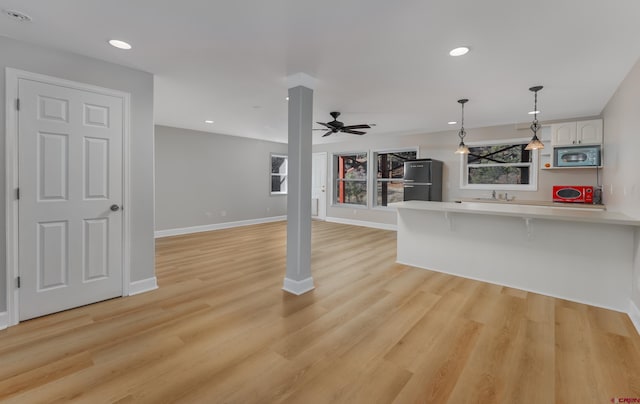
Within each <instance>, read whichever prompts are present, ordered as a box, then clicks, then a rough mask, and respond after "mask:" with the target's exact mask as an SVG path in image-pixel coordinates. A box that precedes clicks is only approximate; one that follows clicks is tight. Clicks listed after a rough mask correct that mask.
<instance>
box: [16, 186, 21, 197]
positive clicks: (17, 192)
mask: <svg viewBox="0 0 640 404" xmlns="http://www.w3.org/2000/svg"><path fill="white" fill-rule="evenodd" d="M16 199H20V188H16Z"/></svg>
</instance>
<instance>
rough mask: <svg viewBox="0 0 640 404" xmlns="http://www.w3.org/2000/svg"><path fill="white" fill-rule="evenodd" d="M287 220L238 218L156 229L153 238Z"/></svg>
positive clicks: (279, 218)
mask: <svg viewBox="0 0 640 404" xmlns="http://www.w3.org/2000/svg"><path fill="white" fill-rule="evenodd" d="M284 220H287V217H286V216H272V217H263V218H260V219H249V220H238V221H236V222H225V223H214V224H205V225H202V226H191V227H182V228H177V229H167V230H156V231H155V238H161V237H171V236H180V235H183V234H191V233H202V232H205V231H213V230H222V229H230V228H232V227H241V226H251V225H254V224H262V223H272V222H281V221H284Z"/></svg>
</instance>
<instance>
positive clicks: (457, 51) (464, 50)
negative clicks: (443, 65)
mask: <svg viewBox="0 0 640 404" xmlns="http://www.w3.org/2000/svg"><path fill="white" fill-rule="evenodd" d="M467 52H469V48H467V47H466V46H461V47H459V48H455V49H452V50H451V51H450V52H449V55H451V56H462V55H466V54H467Z"/></svg>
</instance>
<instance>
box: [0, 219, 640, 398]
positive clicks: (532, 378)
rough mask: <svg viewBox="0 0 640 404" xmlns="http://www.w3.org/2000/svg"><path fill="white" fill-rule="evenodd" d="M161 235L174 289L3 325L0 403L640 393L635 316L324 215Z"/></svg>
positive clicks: (164, 272)
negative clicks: (292, 225) (458, 270)
mask: <svg viewBox="0 0 640 404" xmlns="http://www.w3.org/2000/svg"><path fill="white" fill-rule="evenodd" d="M313 228H314V230H313V231H314V232H313V243H314V251H313V276H314V279H315V283H316V289H315V290H314V291H313V292H310V293H307V294H305V295H303V296H299V297H295V296H291V295H288V294H286V293H284V292H283V291H282V290H281V289H280V288H281V285H282V281H283V275H284V270H285V230H286V229H285V224H284V222H280V223H271V224H264V225H257V226H251V227H244V228H236V229H229V230H221V231H216V232H209V233H200V234H195V235H187V236H179V237H172V238H164V239H159V240H158V241H157V275H158V280H159V284H160V289H158V290H156V291H153V292H149V293H145V294H142V295H138V296H133V297H128V298H122V299H114V300H110V301H107V302H102V303H98V304H94V305H91V306H86V307H82V308H79V309H75V310H70V311H67V312H63V313H58V314H55V315H51V316H47V317H43V318H39V319H35V320H31V321H27V322H24V323H22V324H20V325H18V326H16V327H12V328H10V329H8V330H5V331H2V332H0V401H3V402H4V401H6V402H17V403H36V402H42V403H45V402H46V403H53V402H65V401H68V400H78V401H80V402H87V403H103V402H119V403H125V402H132V403H133V402H135V403H147V402H148V403H164V402H187V403H280V402H287V403H289V402H290V403H311V404H314V403H392V402H395V403H483V404H486V403H518V404H522V403H536V404H541V403H543V404H546V403H554V402H555V403H580V404H582V403H608V402H610V400H611V399H612V398H613V397H638V398H640V337H639V336H638V334H637V333H636V331H635V329H634V328H633V326H632V324H631V322H630V320H629V319H628V318H627V317H626V315H623V314H621V313H616V312H612V311H608V310H603V309H598V308H595V307H590V306H586V305H582V304H576V303H571V302H567V301H563V300H559V299H553V298H550V297H545V296H541V295H537V294H533V293H527V292H523V291H520V290H515V289H510V288H506V287H501V286H496V285H491V284H487V283H482V282H476V281H472V280H467V279H462V278H456V277H453V276H449V275H444V274H440V273H437V272H431V271H425V270H421V269H416V268H411V267H407V266H403V265H398V264H396V263H395V262H394V261H395V251H396V248H395V242H396V241H395V233H394V232H390V231H382V230H374V229H367V228H361V227H352V226H345V225H339V224H330V223H322V222H314V226H313Z"/></svg>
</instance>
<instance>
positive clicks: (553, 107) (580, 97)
mask: <svg viewBox="0 0 640 404" xmlns="http://www.w3.org/2000/svg"><path fill="white" fill-rule="evenodd" d="M0 8H3V9H15V10H19V11H22V12H24V13H26V14H28V15H29V16H31V17H32V18H33V22H31V23H18V22H15V21H13V20H10V19H9V18H8V17H6V16H0V35H3V36H8V37H12V38H16V39H21V40H25V41H29V42H34V43H37V44H41V45H45V46H49V47H53V48H58V49H63V50H67V51H71V52H76V53H80V54H84V55H88V56H92V57H96V58H99V59H103V60H107V61H110V62H114V63H118V64H122V65H126V66H130V67H134V68H137V69H141V70H145V71H148V72H151V73H153V74H155V120H156V123H157V124H161V125H169V126H176V127H183V128H189V129H197V130H204V131H210V132H216V133H222V134H229V135H238V136H246V137H253V138H260V139H268V140H275V141H282V142H284V141H286V138H287V129H286V128H287V101H286V100H285V97H286V95H287V85H286V77H287V76H288V75H291V74H294V73H297V72H304V73H307V74H309V75H311V76H313V77H315V78H316V79H318V86H317V88H316V91H315V98H314V120H316V121H328V120H330V119H331V118H330V117H329V112H330V111H334V110H338V111H341V112H342V113H343V114H342V116H341V117H340V118H341V120H342V121H343V122H345V124H358V123H363V122H366V123H376V124H377V126H376V127H375V128H374V129H372V130H371V131H369V133H370V134H371V135H376V134H377V135H382V134H389V135H391V134H406V133H422V132H435V131H440V130H447V129H452V127H451V126H449V125H447V121H450V120H458V119H459V115H460V110H459V105H458V103H457V102H456V100H457V99H459V98H469V99H470V102H469V103H468V104H467V105H466V106H465V115H466V116H465V123H466V126H468V127H481V126H489V125H497V124H508V123H515V122H524V121H528V120H530V119H531V117H530V116H529V115H527V112H528V111H530V110H531V109H532V104H533V97H532V93H530V92H529V91H528V88H529V87H531V86H533V85H538V84H541V85H544V86H545V88H544V89H543V90H542V91H541V92H540V94H539V109H540V110H541V111H542V113H541V114H540V119H541V120H543V121H544V120H553V119H564V118H572V117H582V116H592V115H598V114H599V113H600V112H601V111H602V108H603V107H604V106H605V104H606V103H607V101H608V100H609V98H610V97H611V95H613V93H614V91H615V90H616V88H617V86H618V85H619V84H620V82H621V81H622V79H623V78H624V77H625V75H626V74H627V73H628V72H629V70H630V69H631V67H632V66H633V64H634V63H635V62H636V61H637V60H638V58H639V57H640V40H638V39H639V38H640V23H638V19H639V18H638V17H640V1H638V0H615V1H602V0H538V1H530V0H529V1H524V0H483V1H478V0H399V1H389V0H342V1H337V0H323V1H311V0H269V1H265V0H218V1H211V0H181V1H177V0H174V1H170V0H109V1H104V0H57V1H43V0H0ZM111 38H117V39H122V40H126V41H128V42H130V43H131V44H132V45H133V47H134V48H133V49H132V50H130V51H122V50H117V49H115V48H112V47H110V46H109V45H107V40H108V39H111ZM460 45H467V46H469V47H470V48H471V52H470V53H469V54H467V55H466V56H462V57H457V58H453V57H450V56H449V55H448V52H449V50H450V49H452V48H454V47H457V46H460ZM205 119H213V120H215V123H214V124H212V125H209V124H205V123H204V120H205ZM456 128H457V127H456ZM322 133H323V132H314V135H313V136H314V142H315V143H317V142H318V140H319V139H320V136H321V134H322ZM349 136H353V135H347V134H338V135H334V136H331V137H329V138H327V139H330V138H333V140H334V141H335V140H340V139H349Z"/></svg>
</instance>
